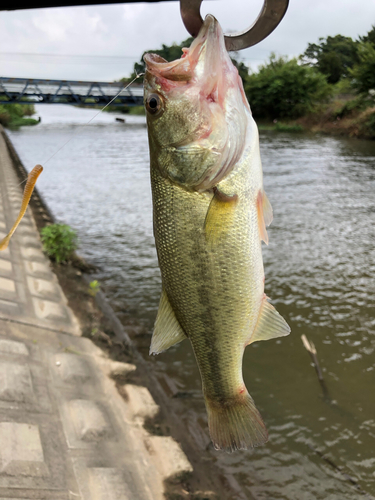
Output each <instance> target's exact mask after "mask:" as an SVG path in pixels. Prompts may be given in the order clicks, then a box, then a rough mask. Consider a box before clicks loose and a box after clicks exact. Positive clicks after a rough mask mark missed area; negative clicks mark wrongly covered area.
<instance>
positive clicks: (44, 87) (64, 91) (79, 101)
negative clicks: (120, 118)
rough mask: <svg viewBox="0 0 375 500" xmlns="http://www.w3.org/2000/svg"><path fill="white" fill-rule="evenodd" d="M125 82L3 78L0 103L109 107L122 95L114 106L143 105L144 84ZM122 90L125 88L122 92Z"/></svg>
mask: <svg viewBox="0 0 375 500" xmlns="http://www.w3.org/2000/svg"><path fill="white" fill-rule="evenodd" d="M126 85H127V84H126V83H123V82H114V83H108V82H84V81H70V80H37V79H32V78H5V77H0V104H11V103H18V102H22V104H26V103H29V104H52V103H53V104H76V105H84V106H95V105H103V106H104V105H106V104H108V103H109V102H110V101H111V100H112V99H113V98H114V97H115V96H116V95H117V94H118V93H119V92H120V94H119V95H118V96H117V97H116V99H115V100H114V102H113V103H111V106H124V105H127V106H139V105H140V104H143V85H139V84H132V85H130V86H129V87H128V88H126V89H125V87H126ZM121 89H123V90H122V91H121Z"/></svg>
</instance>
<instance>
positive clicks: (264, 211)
mask: <svg viewBox="0 0 375 500" xmlns="http://www.w3.org/2000/svg"><path fill="white" fill-rule="evenodd" d="M257 209H258V224H259V234H260V239H261V240H263V241H264V243H265V244H266V245H268V234H267V231H266V226H269V225H270V224H271V222H272V219H273V213H272V206H271V203H270V202H269V200H268V198H267V195H266V193H265V192H264V190H263V189H260V190H259V192H258V198H257Z"/></svg>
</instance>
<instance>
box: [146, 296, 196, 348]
mask: <svg viewBox="0 0 375 500" xmlns="http://www.w3.org/2000/svg"><path fill="white" fill-rule="evenodd" d="M186 338H187V337H186V334H185V332H184V331H183V329H182V328H181V325H180V323H179V322H178V320H177V318H176V315H175V313H174V311H173V309H172V306H171V304H170V302H169V299H168V296H167V294H166V291H165V290H164V288H163V291H162V294H161V298H160V304H159V310H158V314H157V316H156V321H155V326H154V333H153V334H152V339H151V346H150V354H159V353H161V352H163V351H166V350H167V349H169V348H170V347H171V346H172V345H175V344H178V342H181V340H184V339H186Z"/></svg>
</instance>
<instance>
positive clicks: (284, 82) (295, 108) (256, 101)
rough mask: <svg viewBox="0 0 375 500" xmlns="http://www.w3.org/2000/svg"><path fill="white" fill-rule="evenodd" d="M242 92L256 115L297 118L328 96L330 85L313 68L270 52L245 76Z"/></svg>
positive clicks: (258, 116)
mask: <svg viewBox="0 0 375 500" xmlns="http://www.w3.org/2000/svg"><path fill="white" fill-rule="evenodd" d="M245 92H246V95H247V97H248V99H249V102H250V106H251V109H252V112H253V115H254V116H255V117H256V118H266V119H275V118H297V117H299V116H302V115H303V114H305V113H306V112H309V111H312V109H313V107H314V105H315V103H316V102H318V101H321V100H323V99H325V98H326V97H328V95H329V93H330V86H329V85H328V83H327V81H326V79H325V77H324V76H323V75H322V74H321V73H319V72H317V71H316V70H315V69H314V68H310V67H309V66H303V65H301V64H299V63H298V61H297V59H291V60H288V59H287V58H286V57H279V58H276V56H275V54H272V55H271V57H270V59H269V62H268V63H267V64H265V65H264V66H261V67H260V68H259V71H258V73H254V74H251V75H249V76H248V78H247V81H246V83H245Z"/></svg>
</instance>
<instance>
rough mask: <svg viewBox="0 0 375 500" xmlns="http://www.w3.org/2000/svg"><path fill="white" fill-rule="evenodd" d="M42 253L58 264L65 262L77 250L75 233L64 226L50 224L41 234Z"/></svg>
mask: <svg viewBox="0 0 375 500" xmlns="http://www.w3.org/2000/svg"><path fill="white" fill-rule="evenodd" d="M40 235H41V239H42V243H43V248H44V251H45V252H46V253H47V254H48V256H49V257H50V258H52V259H53V260H55V261H56V262H57V263H58V264H60V263H61V262H66V261H67V260H69V258H70V257H71V256H72V254H73V252H74V250H76V249H77V247H78V245H77V233H76V232H75V231H74V229H72V228H71V227H70V226H68V225H66V224H50V225H49V226H46V227H44V228H43V229H42V230H41V232H40Z"/></svg>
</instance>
